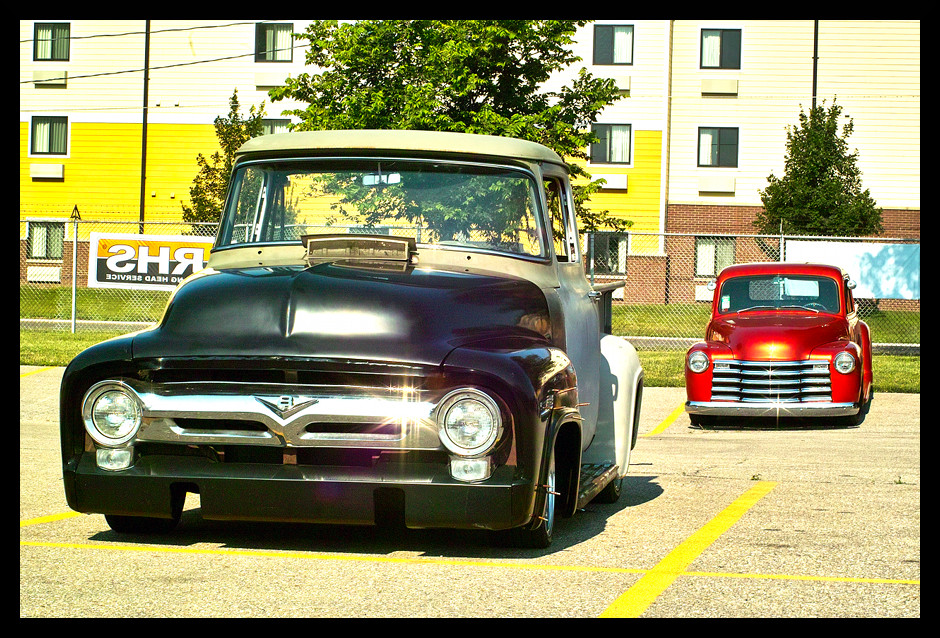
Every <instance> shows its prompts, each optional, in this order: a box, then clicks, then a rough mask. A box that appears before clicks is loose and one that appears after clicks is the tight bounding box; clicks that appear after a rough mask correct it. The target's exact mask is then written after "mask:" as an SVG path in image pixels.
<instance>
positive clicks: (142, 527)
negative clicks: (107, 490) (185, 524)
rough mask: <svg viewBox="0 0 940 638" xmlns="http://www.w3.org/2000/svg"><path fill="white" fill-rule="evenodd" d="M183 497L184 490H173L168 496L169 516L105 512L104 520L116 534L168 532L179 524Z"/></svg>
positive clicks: (184, 496) (184, 495)
mask: <svg viewBox="0 0 940 638" xmlns="http://www.w3.org/2000/svg"><path fill="white" fill-rule="evenodd" d="M185 498H186V494H185V492H182V491H174V492H173V494H172V495H171V496H170V517H169V518H157V517H152V516H121V515H118V514H105V515H104V520H106V521H107V522H108V526H109V527H110V528H111V529H112V530H114V531H115V532H117V533H118V534H168V533H169V532H172V531H173V530H174V529H176V526H177V525H179V522H180V518H181V517H182V515H183V503H184V501H185Z"/></svg>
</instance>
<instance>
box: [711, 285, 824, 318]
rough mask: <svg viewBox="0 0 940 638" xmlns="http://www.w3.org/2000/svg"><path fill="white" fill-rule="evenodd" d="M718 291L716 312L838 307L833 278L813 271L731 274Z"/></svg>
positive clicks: (814, 310)
mask: <svg viewBox="0 0 940 638" xmlns="http://www.w3.org/2000/svg"><path fill="white" fill-rule="evenodd" d="M717 294H718V306H717V312H718V314H722V315H724V314H730V313H734V312H747V311H750V310H776V309H795V310H801V309H802V310H807V311H811V312H827V313H838V312H839V311H840V308H841V304H840V300H839V286H838V284H837V283H836V281H835V280H834V279H832V278H830V277H818V276H813V275H745V276H741V277H732V278H730V279H727V280H725V282H724V283H722V285H721V288H720V290H719V291H718V293H717Z"/></svg>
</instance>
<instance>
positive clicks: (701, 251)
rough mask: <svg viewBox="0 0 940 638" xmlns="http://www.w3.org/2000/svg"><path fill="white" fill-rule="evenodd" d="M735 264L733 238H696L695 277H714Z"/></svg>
mask: <svg viewBox="0 0 940 638" xmlns="http://www.w3.org/2000/svg"><path fill="white" fill-rule="evenodd" d="M733 263H734V238H733V237H696V238H695V276H696V277H714V276H716V275H717V274H718V273H719V272H721V270H722V268H725V267H727V266H730V265H731V264H733Z"/></svg>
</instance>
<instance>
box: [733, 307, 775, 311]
mask: <svg viewBox="0 0 940 638" xmlns="http://www.w3.org/2000/svg"><path fill="white" fill-rule="evenodd" d="M763 308H769V309H770V310H776V308H777V306H748V307H747V308H741V309H740V310H732V312H747V311H748V310H761V309H763Z"/></svg>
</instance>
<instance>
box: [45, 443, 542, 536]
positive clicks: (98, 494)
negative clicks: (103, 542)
mask: <svg viewBox="0 0 940 638" xmlns="http://www.w3.org/2000/svg"><path fill="white" fill-rule="evenodd" d="M515 469H516V468H515V467H514V466H509V465H506V466H501V467H499V468H497V469H496V470H495V471H494V473H493V476H491V477H490V478H489V479H487V480H485V481H481V482H479V483H462V482H460V481H456V480H455V479H453V478H451V477H450V475H449V473H448V470H447V466H446V464H440V463H398V462H396V461H394V460H390V461H387V462H380V463H377V464H375V465H374V466H372V467H349V466H324V465H317V466H305V465H269V464H256V463H218V462H214V461H212V460H210V459H206V458H201V457H187V456H148V457H143V458H141V459H139V460H138V462H137V463H136V464H135V465H134V466H133V467H131V468H128V469H126V470H122V471H119V472H113V471H106V470H102V469H99V468H98V467H97V465H96V463H95V459H94V453H85V454H83V455H81V457H80V458H79V460H78V462H77V463H76V464H74V465H73V466H72V467H66V468H65V473H64V480H65V488H66V489H65V491H66V497H67V500H68V503H69V506H70V507H71V508H72V509H74V510H76V511H79V512H93V513H102V514H117V515H124V516H146V517H156V518H169V517H170V515H171V511H172V500H173V495H174V494H176V495H179V494H180V493H182V492H193V493H198V494H199V499H200V508H201V515H202V517H203V518H205V519H211V520H247V521H270V522H302V523H338V524H351V525H371V524H374V523H375V522H376V520H377V508H382V507H388V504H389V503H392V506H393V507H395V508H399V511H400V513H401V514H402V515H403V519H404V522H405V524H406V525H407V526H408V527H415V528H421V527H447V528H483V529H494V530H499V529H509V528H512V527H517V526H519V525H523V524H525V523H526V522H528V521H529V520H530V519H531V516H532V508H533V503H534V495H535V486H534V484H533V483H532V482H531V481H528V482H526V481H522V480H519V479H518V477H516V476H515Z"/></svg>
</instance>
